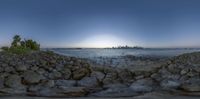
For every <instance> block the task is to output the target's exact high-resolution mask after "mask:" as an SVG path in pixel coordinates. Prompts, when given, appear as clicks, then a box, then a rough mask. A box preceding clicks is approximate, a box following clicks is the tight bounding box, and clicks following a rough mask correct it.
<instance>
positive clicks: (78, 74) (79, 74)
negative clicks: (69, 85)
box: [73, 68, 89, 80]
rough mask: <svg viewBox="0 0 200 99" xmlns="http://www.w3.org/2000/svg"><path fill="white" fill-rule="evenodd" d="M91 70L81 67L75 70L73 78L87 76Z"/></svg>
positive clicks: (79, 78)
mask: <svg viewBox="0 0 200 99" xmlns="http://www.w3.org/2000/svg"><path fill="white" fill-rule="evenodd" d="M88 74H89V71H88V70H87V69H85V68H80V69H78V70H75V71H74V72H73V79H74V80H81V79H82V78H83V77H85V76H87V75H88Z"/></svg>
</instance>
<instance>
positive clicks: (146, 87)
mask: <svg viewBox="0 0 200 99" xmlns="http://www.w3.org/2000/svg"><path fill="white" fill-rule="evenodd" d="M154 84H155V82H154V81H153V80H152V79H149V78H148V79H141V80H137V81H135V82H133V83H132V84H131V86H130V88H131V89H132V90H134V91H135V92H151V91H153V90H154V88H156V87H155V85H154Z"/></svg>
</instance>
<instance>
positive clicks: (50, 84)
mask: <svg viewBox="0 0 200 99" xmlns="http://www.w3.org/2000/svg"><path fill="white" fill-rule="evenodd" d="M44 86H45V87H50V88H51V87H54V86H55V81H54V80H48V81H47V82H46V83H45V84H44Z"/></svg>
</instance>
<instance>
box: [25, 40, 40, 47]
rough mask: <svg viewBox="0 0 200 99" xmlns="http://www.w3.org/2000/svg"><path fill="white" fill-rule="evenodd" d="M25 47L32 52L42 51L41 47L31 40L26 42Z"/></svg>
mask: <svg viewBox="0 0 200 99" xmlns="http://www.w3.org/2000/svg"><path fill="white" fill-rule="evenodd" d="M25 46H26V48H29V49H31V50H40V45H39V44H38V43H37V42H36V41H33V40H31V39H29V40H25Z"/></svg>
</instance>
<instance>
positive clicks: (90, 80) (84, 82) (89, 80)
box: [78, 77, 99, 88]
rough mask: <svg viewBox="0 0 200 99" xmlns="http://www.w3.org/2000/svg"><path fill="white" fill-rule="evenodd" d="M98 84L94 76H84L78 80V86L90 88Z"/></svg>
mask: <svg viewBox="0 0 200 99" xmlns="http://www.w3.org/2000/svg"><path fill="white" fill-rule="evenodd" d="M98 85H99V84H98V81H97V79H96V77H84V78H83V79H81V80H80V81H78V86H83V87H88V88H90V87H97V86H98Z"/></svg>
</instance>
